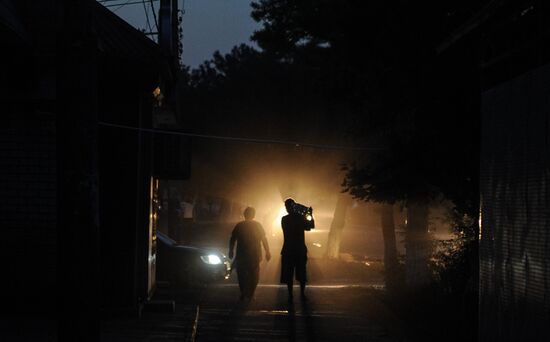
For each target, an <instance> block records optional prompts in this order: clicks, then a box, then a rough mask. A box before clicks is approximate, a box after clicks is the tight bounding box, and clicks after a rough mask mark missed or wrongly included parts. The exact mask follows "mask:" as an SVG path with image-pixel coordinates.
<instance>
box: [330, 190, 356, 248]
mask: <svg viewBox="0 0 550 342" xmlns="http://www.w3.org/2000/svg"><path fill="white" fill-rule="evenodd" d="M350 202H351V201H350V197H349V196H348V195H347V194H340V195H339V196H338V201H337V202H336V208H335V209H334V216H333V218H332V223H331V224H330V231H329V234H328V239H327V251H326V256H327V257H328V258H331V259H337V258H339V255H340V242H341V240H342V231H343V230H344V226H345V224H346V213H347V211H348V208H349V205H350Z"/></svg>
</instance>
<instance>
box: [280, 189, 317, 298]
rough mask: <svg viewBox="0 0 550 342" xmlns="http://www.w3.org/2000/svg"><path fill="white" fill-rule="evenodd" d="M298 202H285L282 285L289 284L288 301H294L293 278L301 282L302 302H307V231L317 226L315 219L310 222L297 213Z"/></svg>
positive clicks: (288, 200)
mask: <svg viewBox="0 0 550 342" xmlns="http://www.w3.org/2000/svg"><path fill="white" fill-rule="evenodd" d="M295 205H296V202H294V200H293V199H292V198H288V199H286V200H285V208H286V211H287V212H288V215H286V216H283V218H282V219H281V226H282V228H283V235H284V239H285V241H284V243H283V249H282V250H281V259H282V260H281V283H283V284H287V287H288V301H289V302H291V301H292V300H293V294H292V286H293V278H294V276H295V277H296V280H298V281H299V282H300V294H301V297H302V300H307V298H306V295H305V290H306V282H307V274H306V273H307V272H306V263H307V247H306V243H305V236H304V235H305V234H304V232H305V231H306V230H311V228H313V227H314V226H315V223H314V222H313V217H311V220H310V221H308V220H306V218H305V217H304V216H303V215H300V214H299V213H296V212H295V210H294V206H295Z"/></svg>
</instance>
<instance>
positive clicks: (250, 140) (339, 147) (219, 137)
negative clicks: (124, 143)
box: [98, 121, 385, 151]
mask: <svg viewBox="0 0 550 342" xmlns="http://www.w3.org/2000/svg"><path fill="white" fill-rule="evenodd" d="M98 124H99V125H101V126H104V127H111V128H119V129H127V130H132V131H140V132H148V133H157V134H168V135H179V136H184V137H190V138H201V139H212V140H224V141H236V142H247V143H254V144H272V145H291V146H294V147H309V148H315V149H322V150H352V151H367V150H370V151H379V150H384V149H385V148H383V147H354V146H343V145H322V144H311V143H303V142H297V141H288V140H268V139H253V138H241V137H228V136H222V135H210V134H197V133H187V132H180V131H169V130H162V129H155V128H141V127H133V126H127V125H119V124H114V123H110V122H104V121H99V122H98Z"/></svg>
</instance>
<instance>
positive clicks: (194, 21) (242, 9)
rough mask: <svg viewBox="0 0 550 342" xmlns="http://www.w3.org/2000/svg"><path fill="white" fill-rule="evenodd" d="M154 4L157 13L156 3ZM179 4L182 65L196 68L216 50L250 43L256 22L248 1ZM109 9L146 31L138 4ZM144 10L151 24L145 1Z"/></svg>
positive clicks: (209, 0) (190, 0) (210, 0)
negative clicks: (183, 12)
mask: <svg viewBox="0 0 550 342" xmlns="http://www.w3.org/2000/svg"><path fill="white" fill-rule="evenodd" d="M121 3H123V2H122V1H121ZM154 4H155V8H156V10H157V13H158V6H159V2H158V1H155V2H154ZM182 4H183V5H184V6H183V7H184V9H185V15H184V16H183V35H184V37H183V39H184V51H183V62H184V63H185V64H186V65H189V66H191V67H197V66H198V65H199V64H201V63H202V62H203V61H205V60H207V59H210V58H211V57H212V54H213V53H214V51H216V50H219V51H220V52H222V53H227V52H229V51H230V50H231V48H232V47H233V46H235V45H238V44H241V43H247V44H250V45H254V44H252V42H250V39H249V38H250V35H251V34H252V33H253V32H254V30H256V29H258V28H259V25H258V24H257V23H256V22H254V20H253V19H252V18H251V17H250V10H251V8H250V1H249V0H184V1H180V8H181V7H182ZM110 9H111V10H114V11H115V13H116V14H117V15H118V16H120V17H122V18H123V19H124V20H126V21H127V22H129V23H130V24H132V25H133V26H134V27H136V28H139V29H141V28H146V30H147V31H148V29H147V24H146V17H145V11H144V8H143V5H142V4H134V5H127V6H123V7H121V8H119V9H117V7H116V6H114V7H110ZM147 9H148V11H149V19H150V22H151V25H152V26H154V23H153V16H152V13H151V10H150V5H149V4H148V5H147ZM154 31H156V30H154Z"/></svg>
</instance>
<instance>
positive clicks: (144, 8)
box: [141, 0, 153, 32]
mask: <svg viewBox="0 0 550 342" xmlns="http://www.w3.org/2000/svg"><path fill="white" fill-rule="evenodd" d="M141 3H142V4H143V11H144V12H145V19H146V21H147V27H148V28H149V32H151V31H153V28H152V27H151V22H150V21H149V11H148V10H147V5H146V4H145V0H142V1H141Z"/></svg>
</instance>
